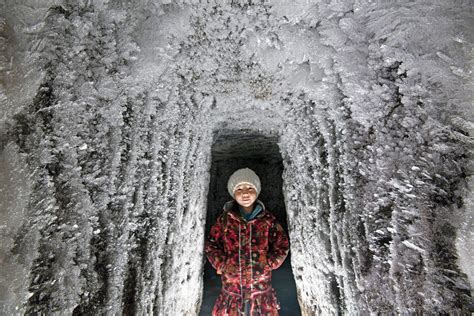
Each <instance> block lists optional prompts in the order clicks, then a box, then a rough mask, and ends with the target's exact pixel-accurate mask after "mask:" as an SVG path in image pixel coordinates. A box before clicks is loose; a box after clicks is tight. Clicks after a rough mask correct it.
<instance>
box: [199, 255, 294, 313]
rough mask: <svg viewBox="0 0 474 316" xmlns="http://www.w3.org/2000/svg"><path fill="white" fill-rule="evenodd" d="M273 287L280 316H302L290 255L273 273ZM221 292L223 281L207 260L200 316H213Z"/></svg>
mask: <svg viewBox="0 0 474 316" xmlns="http://www.w3.org/2000/svg"><path fill="white" fill-rule="evenodd" d="M272 285H273V287H274V288H275V290H276V292H277V297H278V301H279V302H280V306H281V309H280V311H279V313H280V316H300V315H301V311H300V306H299V305H298V300H297V298H296V285H295V281H294V279H293V272H292V271H291V264H290V255H288V258H286V260H285V262H284V263H283V264H282V266H281V267H280V268H278V269H277V270H274V271H273V273H272ZM220 290H221V279H220V276H218V275H217V274H216V270H214V268H212V266H211V264H210V263H209V262H208V261H207V260H206V264H205V266H204V292H203V297H202V298H203V301H202V306H201V311H200V312H199V316H209V315H211V311H212V307H213V306H214V302H215V301H216V299H217V296H218V295H219V292H220Z"/></svg>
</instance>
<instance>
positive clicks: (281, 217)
mask: <svg viewBox="0 0 474 316" xmlns="http://www.w3.org/2000/svg"><path fill="white" fill-rule="evenodd" d="M277 142H278V137H277V136H266V135H262V134H259V133H256V132H255V131H250V130H239V131H220V132H219V133H218V134H216V135H215V138H214V144H213V147H212V165H211V177H210V183H209V194H208V209H207V215H206V238H207V236H208V234H209V231H210V229H211V226H212V225H213V224H214V223H215V221H216V219H217V217H218V216H219V215H220V214H221V213H222V207H223V205H224V203H225V202H227V201H229V200H231V199H232V198H231V197H230V196H229V193H227V180H228V179H229V177H230V175H231V174H232V173H233V172H234V171H235V170H237V169H239V168H244V167H249V168H251V169H252V170H254V171H255V172H256V173H257V175H258V176H259V177H260V180H261V183H262V191H261V193H260V195H259V197H258V199H259V200H261V201H262V202H263V203H264V204H265V206H266V208H267V209H269V210H270V211H271V212H272V213H273V214H274V215H275V216H276V218H277V219H278V221H279V222H280V224H281V225H282V226H283V228H284V229H285V230H286V232H287V233H288V224H287V221H286V209H285V203H284V199H283V192H282V184H283V179H282V173H283V163H282V158H281V155H280V152H279V148H278V145H277ZM290 256H291V251H290V253H289V255H288V257H287V258H286V260H285V262H284V263H283V265H282V266H281V267H280V268H279V269H277V270H274V271H273V273H272V284H273V287H274V288H275V290H276V292H277V297H278V300H279V302H280V306H281V309H280V311H279V312H280V315H292V316H295V315H301V311H300V308H299V305H298V301H297V298H296V285H295V281H294V278H293V273H292V271H291V264H290V260H291V259H290ZM204 260H205V264H204V292H203V297H202V306H201V311H200V314H199V315H210V314H211V311H212V307H213V306H214V302H215V300H216V299H217V296H218V295H219V293H220V290H221V282H220V276H219V275H217V274H216V271H215V270H214V268H212V266H211V265H210V263H209V262H208V260H207V258H204Z"/></svg>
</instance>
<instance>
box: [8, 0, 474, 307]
mask: <svg viewBox="0 0 474 316" xmlns="http://www.w3.org/2000/svg"><path fill="white" fill-rule="evenodd" d="M473 16H474V14H473V6H472V1H462V0H460V1H454V0H446V1H434V0H426V1H423V0H420V1H408V0H406V1H405V0H401V1H359V0H353V1H350V0H347V1H311V0H293V1H287V0H275V1H271V0H240V1H239V0H235V1H230V0H223V1H217V0H177V1H170V0H168V1H167V0H157V1H151V0H130V1H124V0H117V1H115V0H113V1H112V0H110V1H109V0H0V220H1V222H0V236H1V240H2V242H1V247H0V264H1V268H0V274H1V276H0V308H1V310H0V314H5V315H14V314H47V315H83V314H84V315H120V314H125V315H132V314H135V315H145V314H146V315H151V314H155V315H197V314H198V312H199V309H200V305H201V301H202V289H203V276H202V272H203V264H204V262H205V257H204V254H203V245H204V240H205V225H206V214H207V212H208V209H207V205H208V191H209V181H210V177H211V172H212V168H211V166H212V164H211V162H212V148H213V145H214V144H215V141H216V139H218V138H219V135H233V137H234V138H237V139H239V137H240V138H242V139H243V138H245V137H246V136H245V135H248V133H251V134H254V135H261V137H263V138H265V137H266V138H267V139H274V140H275V143H276V144H277V145H278V148H279V155H280V157H281V159H282V162H283V166H284V172H283V187H282V188H281V189H282V190H283V194H284V197H285V201H284V203H285V208H286V211H287V220H288V229H289V237H290V246H291V267H292V270H293V274H294V277H295V282H296V287H297V293H298V301H299V304H300V306H301V312H302V314H303V315H320V314H321V315H337V314H347V315H356V314H360V315H368V314H373V315H376V314H398V313H399V314H419V315H421V314H427V315H433V314H447V313H448V314H468V313H470V311H472V308H473V307H472V285H473V282H474V271H473V266H474V258H473V256H474V250H473V249H474V232H473V230H474V218H473V209H474V196H473V186H474V178H473V171H474V167H473V161H472V155H473V149H474V147H473V144H474V141H473V133H474V115H473V114H474V113H473V112H474V110H473V104H472V101H473V92H472V91H474V85H473V79H472V78H473V75H472V65H473V61H474V55H473V43H474V41H473V37H474V18H473ZM241 150H242V151H245V152H250V151H247V150H250V149H246V148H241ZM229 156H231V153H229Z"/></svg>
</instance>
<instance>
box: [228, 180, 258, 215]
mask: <svg viewBox="0 0 474 316" xmlns="http://www.w3.org/2000/svg"><path fill="white" fill-rule="evenodd" d="M234 198H235V200H236V201H237V203H239V205H240V206H242V207H243V208H244V210H246V211H248V210H250V211H251V210H252V205H253V203H255V201H256V200H257V191H256V190H255V188H254V187H253V186H252V185H250V184H246V183H242V184H239V185H238V186H237V188H236V189H235V191H234Z"/></svg>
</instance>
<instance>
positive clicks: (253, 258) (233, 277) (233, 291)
mask: <svg viewBox="0 0 474 316" xmlns="http://www.w3.org/2000/svg"><path fill="white" fill-rule="evenodd" d="M260 188H261V185H260V179H259V178H258V176H257V175H256V174H255V172H253V171H252V170H251V169H248V168H244V169H239V170H237V171H235V172H234V173H233V174H232V176H231V177H230V178H229V181H228V183H227V190H228V191H229V194H230V195H231V196H232V197H233V198H234V200H232V201H229V202H227V203H226V204H225V205H224V212H223V213H222V214H221V215H220V216H219V217H218V218H217V221H216V223H215V224H214V226H212V228H211V232H210V235H209V238H208V240H207V241H206V245H205V251H206V255H207V258H208V259H209V261H210V262H211V264H212V266H213V267H214V268H215V269H216V270H217V274H220V275H221V279H222V291H221V293H220V295H219V297H218V298H217V300H216V303H215V304H214V308H213V310H212V315H214V316H217V315H229V316H234V315H252V316H253V315H278V310H279V309H280V306H279V304H278V301H277V298H276V295H275V290H274V289H273V288H272V286H271V277H272V270H274V269H277V268H278V267H280V266H281V264H282V263H283V261H285V258H286V256H287V254H288V250H289V244H288V237H287V236H286V233H285V231H284V230H283V228H282V227H281V225H280V224H279V223H278V222H277V221H276V218H275V216H274V215H273V214H272V213H270V211H268V210H267V209H265V206H264V205H263V203H262V202H261V201H259V200H257V197H258V195H259V193H260Z"/></svg>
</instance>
